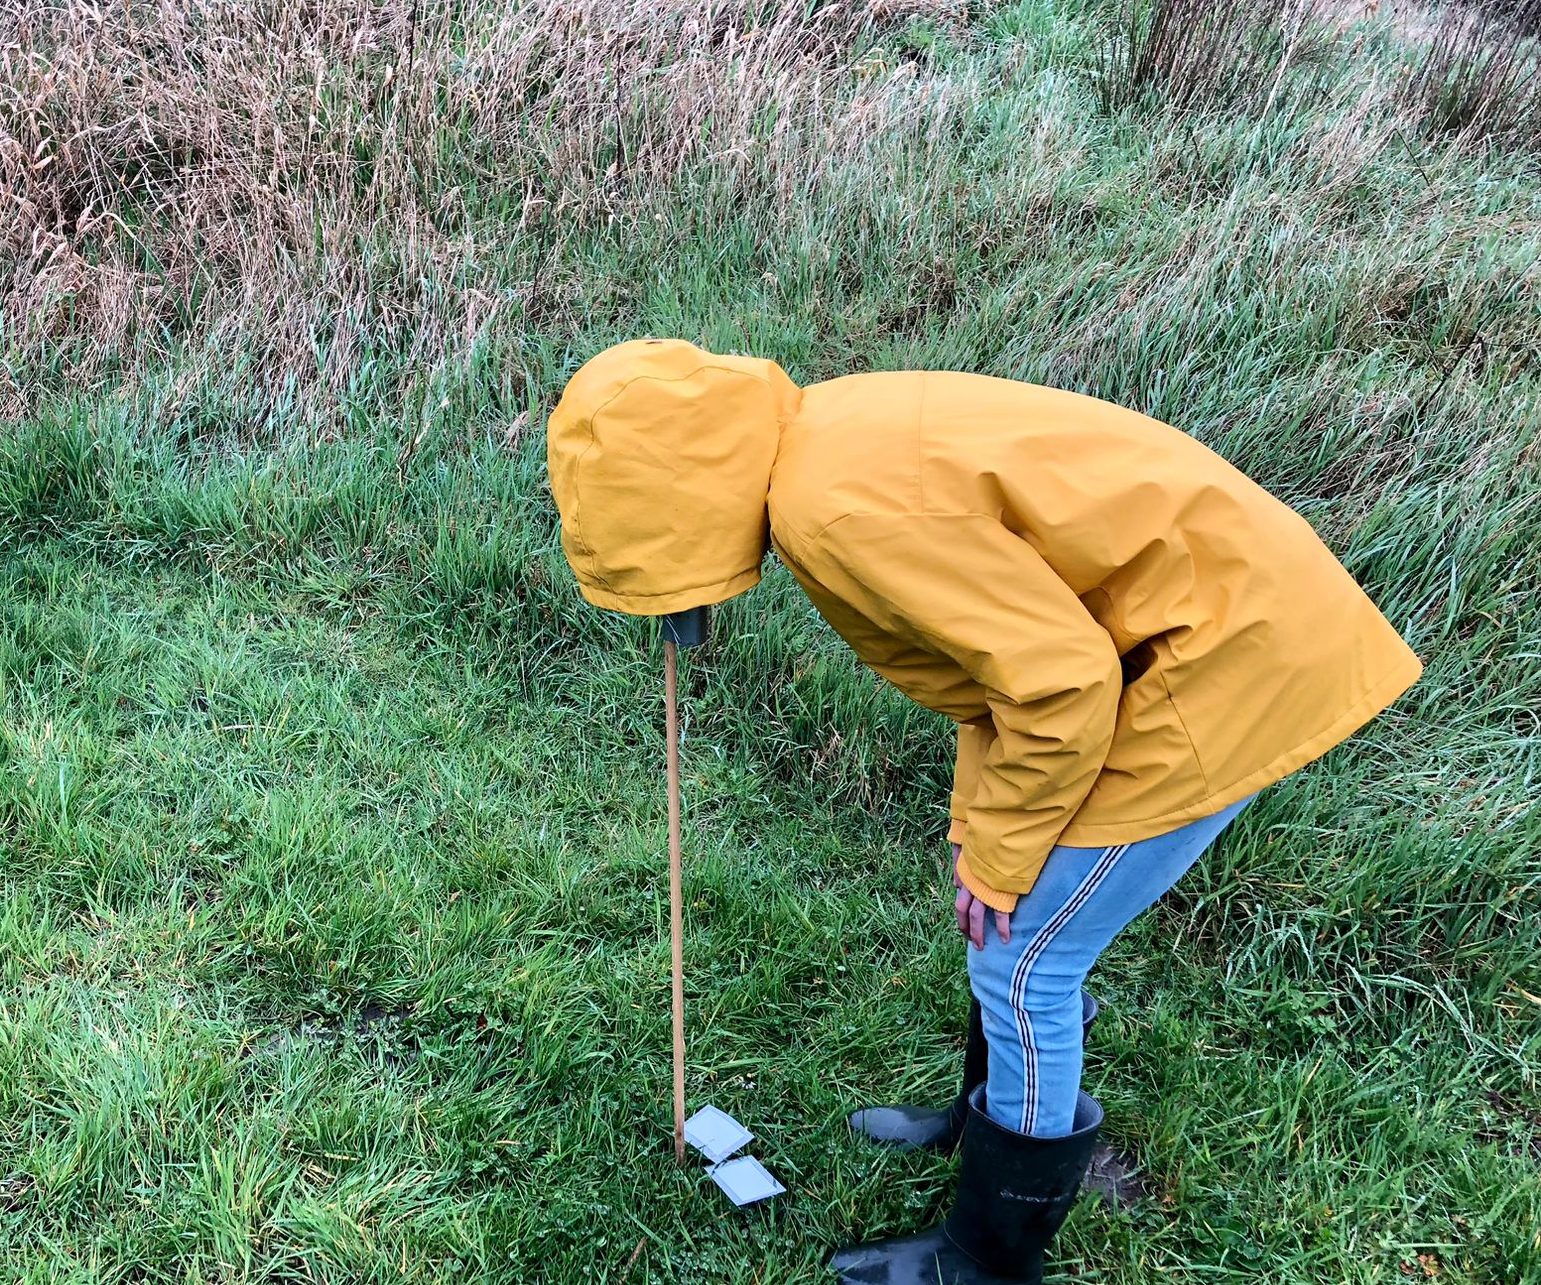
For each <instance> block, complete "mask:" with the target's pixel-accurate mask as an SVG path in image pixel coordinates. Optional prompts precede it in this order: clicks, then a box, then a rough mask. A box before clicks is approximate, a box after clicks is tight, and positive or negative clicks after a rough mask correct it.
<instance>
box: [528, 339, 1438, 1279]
mask: <svg viewBox="0 0 1541 1285" xmlns="http://www.w3.org/2000/svg"><path fill="white" fill-rule="evenodd" d="M548 453H549V466H550V477H551V485H552V490H553V492H554V494H555V497H556V501H557V505H558V508H559V510H560V515H561V521H562V546H563V550H564V552H565V554H566V556H567V559H568V561H569V563H570V564H571V566H572V569H573V571H574V573H575V574H576V576H577V579H578V583H579V586H580V588H581V590H582V593H583V595H584V597H585V598H586V599H587V600H588V601H589V602H591V603H593V604H594V605H596V606H599V607H603V608H609V609H612V610H616V611H622V612H628V613H631V614H633V615H643V616H663V615H669V614H672V613H677V612H682V611H687V610H691V609H694V608H700V607H707V606H710V605H712V604H716V603H719V602H722V601H724V600H725V599H728V598H732V597H734V596H735V595H737V594H740V593H743V592H744V591H745V590H747V589H749V588H751V587H752V586H753V585H754V584H755V583H756V582H757V581H758V580H759V577H760V568H761V563H762V561H763V559H764V556H765V553H766V551H767V549H768V548H773V549H774V550H775V551H776V554H777V556H778V557H779V558H780V559H781V561H782V562H783V563H784V564H785V565H786V567H787V568H788V570H789V571H791V573H792V575H793V576H794V577H796V579H797V581H798V583H799V584H800V585H802V587H803V589H804V590H805V591H806V592H807V594H808V597H809V598H810V599H812V601H813V604H814V606H815V607H816V608H817V609H818V611H819V613H820V614H821V615H822V616H823V617H824V618H825V619H826V620H827V621H828V622H829V623H830V625H832V626H833V627H834V629H835V630H836V632H838V633H839V634H840V636H841V637H842V638H844V639H845V641H846V642H847V643H849V644H850V646H851V648H852V649H853V650H854V651H855V652H856V654H857V656H859V657H860V658H861V659H862V660H863V661H864V662H865V663H866V664H867V665H869V666H870V667H871V668H872V669H874V670H875V671H876V672H877V673H879V674H880V675H882V676H883V677H884V678H885V679H887V680H888V681H889V682H891V683H892V684H893V685H894V686H896V687H897V688H898V689H899V690H900V691H902V692H903V693H904V694H905V695H907V696H909V697H910V698H911V699H913V700H916V701H918V702H920V703H921V704H922V705H924V706H926V707H927V708H929V709H932V710H936V711H937V712H939V713H941V714H945V715H946V716H947V717H948V718H950V719H952V720H953V721H954V722H955V723H956V724H957V727H958V744H957V765H956V772H955V776H954V783H953V790H952V799H951V809H950V813H951V829H950V832H949V836H948V837H949V839H950V841H951V843H952V855H953V872H954V881H955V884H956V888H957V898H956V904H955V906H954V910H955V913H956V918H957V925H958V928H959V931H960V932H961V933H962V934H963V935H964V936H965V937H966V938H967V939H968V940H969V942H970V943H972V949H969V950H968V951H967V952H966V953H967V960H968V977H969V985H970V988H971V989H972V991H973V996H974V1001H975V1005H974V1009H973V1015H972V1017H971V1021H970V1027H971V1032H970V1039H969V1045H968V1048H967V1050H966V1052H965V1059H964V1063H965V1065H964V1085H963V1092H962V1093H961V1094H960V1096H959V1100H958V1101H957V1102H956V1103H954V1104H953V1107H952V1108H951V1109H948V1110H939V1111H929V1112H928V1111H923V1110H918V1109H915V1108H903V1107H898V1108H877V1109H872V1110H868V1111H861V1112H857V1113H856V1114H855V1115H854V1116H853V1117H852V1122H853V1124H854V1125H855V1126H856V1127H857V1128H858V1129H859V1130H861V1131H862V1132H864V1133H866V1134H868V1135H869V1136H871V1137H873V1138H874V1139H875V1140H879V1141H888V1142H894V1143H898V1144H900V1145H912V1146H914V1145H921V1146H932V1147H942V1148H947V1147H952V1146H954V1145H956V1144H957V1143H958V1142H959V1140H960V1138H961V1144H962V1159H961V1165H960V1170H959V1182H958V1190H957V1194H956V1198H955V1201H954V1205H953V1208H952V1212H951V1214H950V1215H949V1216H948V1218H947V1219H946V1220H945V1222H944V1223H943V1224H942V1225H941V1226H940V1227H938V1228H936V1229H934V1230H932V1231H928V1232H924V1233H922V1234H920V1235H917V1236H908V1237H899V1238H894V1239H890V1240H886V1241H878V1242H874V1243H870V1244H865V1245H858V1246H855V1247H853V1248H850V1249H846V1250H842V1251H841V1252H839V1253H837V1254H836V1255H835V1257H834V1258H833V1260H832V1262H831V1266H832V1267H833V1268H834V1269H835V1270H836V1271H837V1272H838V1273H840V1277H841V1279H842V1280H843V1281H846V1282H850V1283H851V1285H856V1283H857V1282H868V1283H872V1282H887V1283H888V1285H937V1282H938V1281H941V1282H945V1283H947V1285H966V1283H969V1282H985V1281H991V1280H1000V1279H1005V1280H1011V1281H1030V1282H1036V1281H1038V1280H1039V1279H1040V1277H1041V1273H1042V1265H1043V1255H1044V1250H1045V1248H1046V1247H1047V1246H1048V1244H1049V1242H1050V1241H1051V1239H1052V1238H1053V1236H1054V1234H1055V1233H1056V1232H1057V1230H1058V1229H1059V1227H1060V1225H1061V1223H1062V1222H1063V1221H1064V1219H1065V1216H1066V1214H1067V1213H1068V1211H1069V1208H1070V1206H1071V1204H1072V1203H1073V1201H1074V1199H1075V1195H1076V1192H1077V1189H1078V1187H1079V1184H1080V1181H1081V1178H1082V1175H1083V1173H1084V1172H1085V1168H1086V1164H1087V1160H1088V1157H1089V1155H1090V1152H1091V1148H1092V1145H1093V1142H1094V1141H1095V1139H1096V1135H1097V1130H1098V1127H1099V1125H1100V1123H1101V1121H1102V1110H1101V1108H1100V1107H1099V1106H1098V1104H1097V1103H1096V1101H1094V1100H1093V1099H1092V1098H1091V1097H1089V1096H1088V1095H1087V1094H1086V1093H1084V1092H1082V1091H1081V1088H1080V1080H1081V1056H1082V1041H1083V1038H1084V1031H1083V1017H1085V1016H1087V1013H1086V1009H1087V1008H1088V1007H1089V1005H1088V1004H1087V1001H1086V1000H1085V998H1084V997H1083V995H1082V991H1081V986H1082V983H1083V982H1084V980H1085V978H1086V975H1087V972H1088V970H1090V968H1091V967H1092V965H1093V964H1094V963H1095V961H1096V959H1097V957H1098V955H1100V954H1101V953H1102V951H1104V950H1105V949H1107V946H1108V944H1109V943H1110V942H1111V941H1112V940H1113V938H1114V937H1115V936H1116V935H1117V934H1118V933H1119V932H1120V931H1121V930H1122V929H1123V928H1124V927H1126V926H1127V925H1128V924H1129V922H1130V921H1131V920H1133V919H1134V918H1135V917H1136V916H1137V915H1139V914H1140V913H1141V912H1142V911H1144V910H1146V909H1147V908H1148V907H1149V906H1150V905H1151V904H1152V903H1154V902H1155V901H1156V900H1157V899H1158V898H1159V897H1160V896H1161V895H1162V894H1163V893H1164V892H1166V891H1167V889H1169V888H1170V887H1172V885H1173V884H1174V883H1175V882H1176V881H1177V880H1178V879H1179V878H1180V877H1181V876H1182V874H1183V872H1184V871H1186V870H1187V869H1188V868H1189V867H1190V866H1192V865H1193V863H1194V862H1195V861H1197V860H1198V858H1199V856H1200V855H1201V854H1202V853H1203V852H1204V850H1205V849H1206V848H1207V847H1208V846H1209V845H1210V844H1211V843H1212V842H1213V841H1214V839H1215V837H1216V836H1217V835H1218V834H1219V833H1220V832H1221V831H1222V830H1223V829H1224V828H1225V827H1226V825H1228V824H1229V823H1230V822H1231V820H1233V819H1234V818H1235V816H1236V815H1237V813H1238V812H1240V811H1241V810H1242V809H1243V808H1244V807H1246V805H1247V803H1248V801H1249V800H1251V799H1252V798H1253V796H1254V795H1256V794H1257V792H1258V791H1259V790H1261V789H1263V788H1264V787H1265V786H1267V785H1270V784H1272V783H1273V782H1275V781H1278V780H1279V779H1280V778H1281V777H1284V776H1285V775H1287V774H1289V773H1291V772H1294V771H1296V770H1297V769H1299V768H1301V767H1303V766H1304V765H1306V764H1307V763H1310V762H1311V761H1312V760H1313V759H1315V758H1317V757H1319V756H1320V755H1322V754H1324V753H1325V752H1326V751H1327V750H1329V749H1331V748H1332V747H1333V746H1335V745H1337V744H1338V743H1339V742H1341V741H1342V740H1344V739H1345V738H1346V737H1348V736H1349V735H1350V734H1351V733H1353V732H1354V731H1355V729H1357V728H1359V727H1360V726H1362V725H1363V724H1364V723H1366V722H1368V721H1369V720H1370V719H1372V718H1373V717H1374V716H1375V715H1376V714H1378V713H1380V712H1381V711H1382V710H1384V709H1385V708H1386V707H1387V706H1388V705H1389V704H1390V703H1391V702H1392V701H1394V700H1396V698H1397V697H1398V696H1400V695H1401V694H1402V693H1403V692H1405V691H1406V690H1407V689H1408V688H1409V687H1410V686H1411V685H1412V684H1413V683H1414V682H1415V681H1416V680H1417V678H1418V675H1419V672H1420V665H1419V662H1418V659H1417V657H1416V656H1414V654H1413V653H1412V651H1411V650H1409V648H1408V647H1407V645H1406V644H1405V643H1404V642H1403V641H1402V639H1401V638H1400V637H1399V636H1398V634H1397V632H1396V631H1395V630H1394V629H1393V628H1392V627H1391V626H1390V625H1389V624H1388V623H1387V622H1386V620H1385V619H1384V618H1383V617H1382V616H1381V614H1380V612H1379V611H1377V610H1376V608H1375V606H1374V605H1373V604H1372V603H1371V602H1370V600H1369V599H1368V598H1367V597H1366V596H1365V594H1364V593H1363V592H1362V591H1361V590H1360V588H1359V586H1358V585H1357V584H1355V583H1354V580H1353V578H1352V577H1351V576H1350V575H1349V574H1348V572H1347V571H1345V570H1344V568H1343V567H1342V566H1341V565H1340V564H1339V563H1338V561H1337V560H1336V559H1335V558H1334V557H1333V555H1332V554H1331V553H1330V552H1329V551H1328V550H1327V548H1326V547H1325V546H1324V545H1323V544H1322V542H1321V540H1320V539H1318V538H1317V536H1316V533H1315V532H1314V531H1313V530H1312V528H1311V527H1310V525H1309V524H1308V523H1307V522H1306V521H1305V520H1304V519H1303V518H1301V517H1300V516H1299V515H1297V514H1296V513H1294V512H1293V511H1291V510H1290V509H1289V508H1288V507H1286V506H1285V505H1284V504H1282V503H1281V502H1280V501H1278V500H1276V499H1274V498H1273V496H1271V495H1269V494H1268V492H1267V491H1265V490H1264V489H1263V488H1262V487H1260V486H1258V485H1257V484H1256V483H1255V482H1253V481H1251V480H1250V479H1249V478H1247V477H1246V476H1245V475H1243V474H1242V473H1241V472H1239V471H1238V470H1237V469H1235V468H1233V467H1232V466H1231V465H1230V464H1228V463H1227V462H1226V461H1225V460H1223V459H1222V458H1220V456H1218V455H1217V454H1215V453H1214V452H1213V451H1211V450H1209V449H1207V448H1206V447H1204V446H1203V445H1201V444H1200V443H1198V442H1196V441H1194V440H1193V439H1192V438H1190V437H1188V436H1186V435H1185V434H1183V433H1181V432H1179V431H1177V430H1176V429H1173V428H1171V427H1168V426H1167V425H1165V424H1161V423H1158V422H1156V421H1154V420H1151V419H1148V418H1146V417H1145V416H1143V415H1139V414H1136V413H1134V412H1132V411H1128V410H1124V409H1121V408H1120V407H1117V406H1113V405H1110V404H1108V403H1106V402H1101V401H1098V400H1095V399H1093V398H1090V397H1083V396H1079V395H1077V394H1074V393H1068V392H1060V391H1056V390H1054V389H1051V388H1042V387H1037V386H1034V385H1029V384H1023V383H1017V382H1013V381H1010V380H1004V379H994V378H989V377H986V376H981V375H972V374H958V373H941V372H923V371H907V372H894V373H881V374H879V373H872V374H857V375H849V376H846V377H843V378H839V379H834V380H830V381H828V382H826V383H819V384H813V385H810V386H809V387H806V388H799V387H798V386H797V385H795V384H794V383H793V382H792V381H791V380H790V379H789V378H788V377H787V375H786V374H785V373H784V372H783V371H782V369H781V368H780V367H779V366H777V365H776V364H775V363H774V362H771V361H766V360H761V359H756V358H749V357H729V356H718V355H715V354H713V353H709V352H705V351H703V350H702V349H700V348H697V347H695V346H693V345H691V344H689V343H685V342H683V341H679V340H655V339H646V340H637V341H633V342H630V343H624V344H620V345H618V346H616V347H613V348H610V349H608V350H606V351H604V352H602V353H600V354H599V355H598V356H596V357H594V358H593V359H592V360H590V361H589V362H588V363H587V364H585V365H584V366H583V367H582V368H581V369H580V370H579V371H578V372H577V373H576V374H575V375H574V376H573V378H572V379H571V381H570V382H569V383H568V385H567V388H566V390H565V392H564V393H563V396H562V399H561V402H560V404H559V405H558V406H557V408H556V410H555V411H554V412H553V414H552V416H551V420H550V425H549V430H548Z"/></svg>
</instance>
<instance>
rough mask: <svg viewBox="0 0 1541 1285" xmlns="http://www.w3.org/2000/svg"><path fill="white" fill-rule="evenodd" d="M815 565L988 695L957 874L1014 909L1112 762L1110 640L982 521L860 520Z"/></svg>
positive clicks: (1046, 572) (836, 529) (817, 555)
mask: <svg viewBox="0 0 1541 1285" xmlns="http://www.w3.org/2000/svg"><path fill="white" fill-rule="evenodd" d="M810 554H812V555H813V558H814V559H816V563H817V565H815V566H814V567H813V568H812V570H813V571H814V573H815V574H816V575H817V577H818V578H819V580H820V581H821V582H822V583H823V584H824V586H825V587H826V588H827V589H828V590H830V591H831V592H833V593H835V594H837V595H838V596H840V597H841V598H843V599H844V600H845V601H846V602H848V603H849V604H850V605H851V606H852V607H853V608H855V609H856V610H857V611H859V612H860V613H861V614H862V615H863V616H865V617H866V618H867V619H869V620H871V621H872V622H873V623H874V624H876V625H877V626H878V627H879V628H881V629H883V630H885V631H886V632H888V633H890V634H892V635H894V636H895V637H897V638H901V639H903V640H904V641H906V642H909V643H911V644H913V645H915V646H917V647H921V648H924V649H925V650H927V651H930V652H933V653H936V654H938V655H942V656H946V657H948V658H949V659H950V660H951V661H953V662H954V663H955V664H956V665H958V666H959V667H960V668H961V669H962V670H963V671H965V672H966V673H967V674H968V675H969V676H970V677H972V678H973V679H974V680H975V681H977V682H978V683H979V685H980V686H981V688H982V689H983V691H984V699H985V703H986V705H987V707H988V710H989V718H990V723H991V726H992V727H993V730H994V740H993V742H992V743H991V744H990V745H989V746H988V748H987V749H985V752H984V754H983V755H982V757H981V760H980V765H979V776H978V786H977V789H976V790H975V793H974V796H973V798H972V800H971V801H970V802H969V803H968V805H967V808H966V812H965V819H966V821H967V831H966V834H965V836H964V839H963V857H962V860H961V861H960V863H959V869H958V873H959V877H960V878H961V879H962V881H963V883H964V885H965V886H966V887H967V888H968V889H969V891H970V892H972V893H973V894H974V895H975V896H976V897H978V898H979V899H980V900H981V901H983V902H985V904H986V905H989V906H991V907H993V908H995V909H996V910H1007V911H1009V910H1012V909H1014V908H1015V906H1016V902H1017V897H1018V895H1019V894H1021V893H1024V892H1027V891H1028V890H1029V889H1031V888H1032V886H1033V883H1034V881H1035V880H1036V879H1037V877H1038V872H1039V871H1040V870H1041V869H1042V868H1043V863H1044V862H1045V861H1046V860H1047V859H1048V856H1049V853H1050V851H1051V850H1052V849H1053V847H1054V845H1055V843H1056V841H1057V840H1058V838H1059V835H1060V833H1061V832H1062V831H1063V830H1064V828H1065V827H1066V825H1068V824H1069V822H1070V819H1071V817H1072V816H1074V815H1075V812H1076V810H1077V809H1078V808H1079V807H1080V806H1081V803H1082V801H1083V800H1084V799H1085V798H1086V796H1087V794H1088V793H1090V791H1091V788H1092V784H1093V783H1094V782H1095V781H1096V779H1097V775H1098V773H1099V772H1100V771H1101V770H1102V765H1103V763H1104V761H1105V760H1106V758H1107V753H1108V746H1109V745H1110V744H1111V742H1112V739H1113V725H1114V720H1115V717H1116V714H1117V709H1118V698H1119V693H1120V691H1121V690H1122V675H1121V672H1120V669H1119V665H1118V655H1117V652H1116V651H1115V649H1114V646H1113V640H1112V639H1111V638H1110V637H1109V636H1108V634H1107V633H1106V631H1104V630H1103V629H1102V628H1101V626H1099V625H1098V624H1097V623H1096V621H1094V620H1093V619H1092V618H1091V616H1090V615H1089V614H1088V613H1087V611H1086V609H1085V608H1084V607H1083V606H1082V605H1081V603H1080V601H1079V599H1077V598H1076V596H1075V594H1074V593H1072V592H1071V590H1070V588H1069V586H1068V585H1066V584H1065V583H1064V582H1063V581H1062V580H1060V578H1059V577H1058V576H1057V575H1055V573H1054V572H1053V570H1052V569H1051V568H1050V567H1049V566H1048V564H1047V563H1045V562H1044V561H1043V559H1042V558H1041V557H1039V555H1038V553H1037V552H1036V551H1035V550H1034V549H1033V547H1032V546H1031V545H1030V544H1028V543H1027V542H1026V541H1025V540H1023V539H1021V538H1020V537H1018V536H1016V535H1013V534H1012V533H1011V532H1010V531H1008V530H1007V529H1006V528H1005V527H1004V526H1002V525H1001V524H1000V523H999V522H997V521H995V520H994V519H992V518H989V517H986V516H984V515H980V514H948V515H917V514H895V515H886V514H885V515H865V514H854V515H851V516H848V517H844V518H840V519H838V520H837V521H835V522H833V523H831V524H830V525H829V526H827V527H825V528H824V530H823V531H822V532H821V533H820V534H819V535H818V537H816V539H815V541H814V542H813V548H812V549H810Z"/></svg>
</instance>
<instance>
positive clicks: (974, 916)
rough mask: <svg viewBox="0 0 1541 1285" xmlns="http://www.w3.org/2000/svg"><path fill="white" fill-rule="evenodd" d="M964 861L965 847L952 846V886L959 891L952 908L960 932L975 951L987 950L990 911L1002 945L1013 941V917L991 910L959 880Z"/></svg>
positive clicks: (1000, 911) (1003, 912)
mask: <svg viewBox="0 0 1541 1285" xmlns="http://www.w3.org/2000/svg"><path fill="white" fill-rule="evenodd" d="M962 859H963V847H962V845H961V844H957V843H955V844H953V845H952V886H953V887H954V888H956V889H957V890H958V896H957V899H956V900H955V901H954V902H953V903H952V908H953V910H954V912H955V913H956V914H957V916H958V931H959V932H960V933H962V934H963V935H964V936H965V937H967V938H968V939H969V940H970V941H971V942H973V943H974V949H975V950H983V949H984V948H985V912H986V911H989V912H990V913H991V914H992V915H994V916H995V931H996V933H997V934H998V935H999V937H1000V939H1001V942H1002V944H1005V943H1006V942H1009V941H1010V940H1011V916H1010V915H1008V914H1007V913H1006V912H1005V911H1004V910H990V907H989V906H987V905H985V903H984V902H982V901H980V900H979V898H978V897H976V896H975V895H974V894H973V893H971V892H970V891H969V890H968V889H967V888H965V887H964V886H963V880H962V879H960V878H958V863H959V862H960V861H962Z"/></svg>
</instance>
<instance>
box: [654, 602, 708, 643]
mask: <svg viewBox="0 0 1541 1285" xmlns="http://www.w3.org/2000/svg"><path fill="white" fill-rule="evenodd" d="M711 610H712V609H711V608H710V607H691V608H690V609H689V610H688V611H671V612H670V613H669V614H668V615H667V616H663V617H660V625H661V628H662V630H663V640H664V641H665V642H672V643H673V644H674V645H675V646H676V647H699V646H700V645H701V644H702V643H704V642H705V641H706V636H707V634H708V633H710V632H711Z"/></svg>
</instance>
